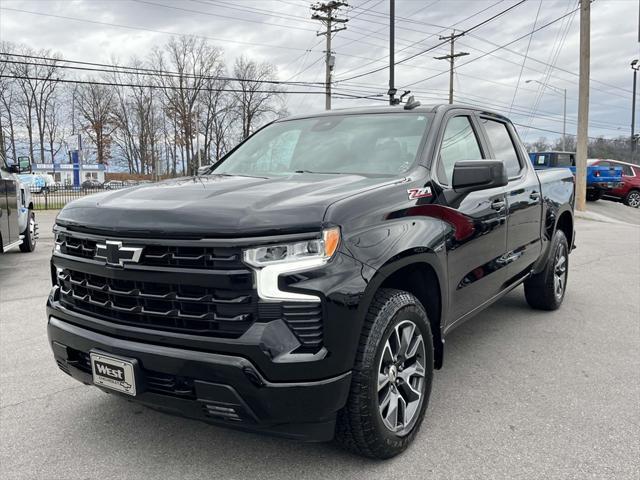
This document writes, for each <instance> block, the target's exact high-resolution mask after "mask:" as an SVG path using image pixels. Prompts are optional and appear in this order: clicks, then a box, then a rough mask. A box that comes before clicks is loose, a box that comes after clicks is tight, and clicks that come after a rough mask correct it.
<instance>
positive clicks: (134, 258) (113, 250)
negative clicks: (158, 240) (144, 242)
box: [93, 240, 142, 267]
mask: <svg viewBox="0 0 640 480" xmlns="http://www.w3.org/2000/svg"><path fill="white" fill-rule="evenodd" d="M140 255H142V247H123V246H122V242H114V241H111V240H107V241H106V242H105V243H99V244H97V245H96V254H95V256H94V257H93V258H95V259H96V260H104V261H105V262H106V263H107V265H113V266H116V265H117V266H119V267H123V266H124V264H125V263H138V262H139V261H140Z"/></svg>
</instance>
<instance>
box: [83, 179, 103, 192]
mask: <svg viewBox="0 0 640 480" xmlns="http://www.w3.org/2000/svg"><path fill="white" fill-rule="evenodd" d="M81 187H82V188H83V189H85V190H98V189H101V188H102V184H101V183H100V182H99V181H97V180H85V181H84V182H82V185H81Z"/></svg>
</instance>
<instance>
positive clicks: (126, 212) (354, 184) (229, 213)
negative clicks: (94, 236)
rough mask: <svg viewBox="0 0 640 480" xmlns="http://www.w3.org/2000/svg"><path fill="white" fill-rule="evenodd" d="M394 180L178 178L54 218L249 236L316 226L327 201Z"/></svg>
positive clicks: (132, 231)
mask: <svg viewBox="0 0 640 480" xmlns="http://www.w3.org/2000/svg"><path fill="white" fill-rule="evenodd" d="M395 181H397V180H394V179H390V178H388V177H385V178H380V177H365V176H361V175H348V174H340V175H339V174H335V175H334V174H331V175H324V174H295V175H291V176H287V177H279V178H268V179H267V178H253V177H242V176H220V175H204V176H198V177H189V178H179V179H174V180H168V181H164V182H160V183H157V184H149V185H142V186H139V187H133V188H127V189H124V190H119V191H113V192H109V191H107V192H103V193H98V194H95V195H90V196H87V197H84V198H81V199H79V200H76V201H74V202H72V203H70V204H68V205H67V206H66V207H65V208H64V209H63V210H62V211H61V212H60V214H59V215H58V219H57V222H58V223H59V224H61V225H66V226H69V227H76V228H82V229H85V230H92V231H102V232H112V233H117V234H118V235H122V236H135V235H140V234H143V235H144V234H161V235H162V236H173V237H184V236H189V237H192V236H197V237H200V236H208V237H246V236H256V235H275V234H282V233H296V232H306V231H317V230H319V229H320V228H321V226H322V221H323V218H324V214H325V212H326V210H327V207H328V206H329V205H331V204H332V203H334V202H336V201H338V200H341V199H343V198H346V197H349V196H351V195H354V194H358V193H361V192H364V191H366V190H369V189H372V188H375V187H378V186H382V185H385V184H389V183H393V182H395Z"/></svg>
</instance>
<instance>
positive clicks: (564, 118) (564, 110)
mask: <svg viewBox="0 0 640 480" xmlns="http://www.w3.org/2000/svg"><path fill="white" fill-rule="evenodd" d="M531 82H534V83H539V84H540V85H542V86H543V87H544V88H548V89H550V90H552V91H554V92H556V93H562V97H563V106H562V150H563V151H566V149H567V147H566V142H567V89H566V88H558V87H554V86H553V85H549V84H547V83H542V82H541V81H540V80H526V81H525V82H524V83H531Z"/></svg>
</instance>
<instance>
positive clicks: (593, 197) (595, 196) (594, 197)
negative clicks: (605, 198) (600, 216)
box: [587, 190, 603, 202]
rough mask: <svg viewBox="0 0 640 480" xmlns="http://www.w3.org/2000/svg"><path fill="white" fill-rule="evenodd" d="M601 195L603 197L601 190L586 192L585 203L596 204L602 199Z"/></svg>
mask: <svg viewBox="0 0 640 480" xmlns="http://www.w3.org/2000/svg"><path fill="white" fill-rule="evenodd" d="M602 195H603V192H602V190H587V201H588V202H597V201H598V200H600V199H601V198H602Z"/></svg>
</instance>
